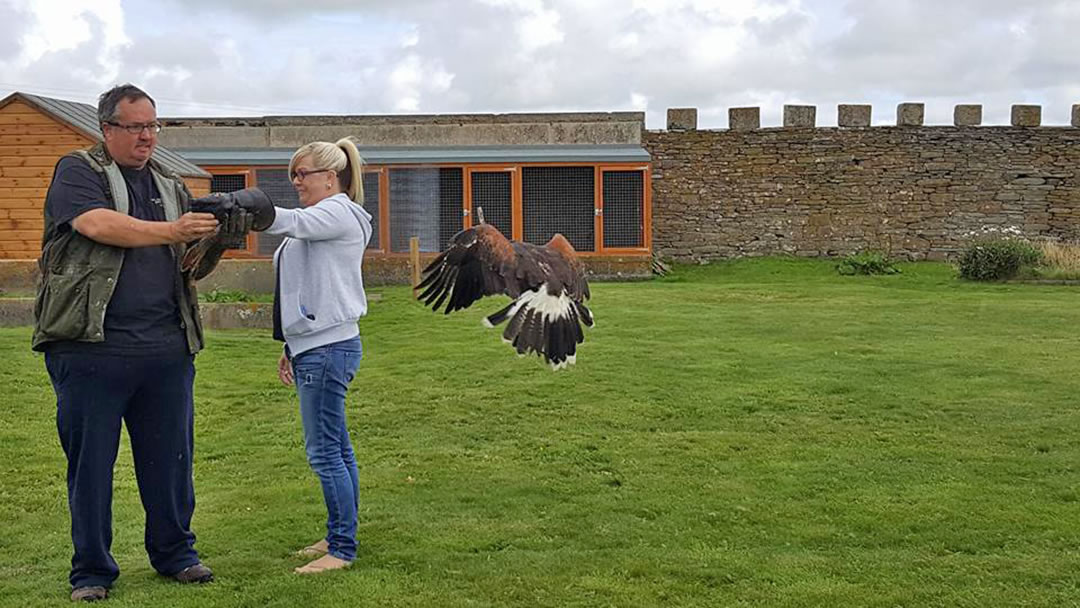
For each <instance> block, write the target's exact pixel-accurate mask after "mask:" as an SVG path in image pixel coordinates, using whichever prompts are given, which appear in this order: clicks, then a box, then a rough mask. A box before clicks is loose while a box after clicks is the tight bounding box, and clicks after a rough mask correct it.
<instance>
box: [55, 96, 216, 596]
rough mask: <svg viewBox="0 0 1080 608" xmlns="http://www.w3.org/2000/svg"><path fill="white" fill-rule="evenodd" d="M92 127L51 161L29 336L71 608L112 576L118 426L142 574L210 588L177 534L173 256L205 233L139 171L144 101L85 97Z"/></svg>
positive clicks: (185, 520) (183, 302)
mask: <svg viewBox="0 0 1080 608" xmlns="http://www.w3.org/2000/svg"><path fill="white" fill-rule="evenodd" d="M98 120H99V122H100V125H101V130H102V134H103V135H104V142H103V143H99V144H97V145H95V146H93V147H91V148H89V149H88V150H85V151H77V152H73V153H72V154H69V155H67V156H65V157H64V158H62V159H61V160H60V162H59V163H58V164H57V166H56V170H55V172H54V174H53V181H52V184H51V185H50V186H49V191H48V194H47V195H46V199H45V233H44V237H43V239H42V251H41V259H40V261H39V264H40V270H41V283H40V285H39V288H38V294H37V300H36V302H35V327H34V336H33V348H34V350H38V351H43V352H44V353H45V366H46V368H47V370H48V372H49V377H50V379H51V380H52V384H53V388H54V390H55V392H56V405H57V410H56V418H57V420H56V422H57V428H58V430H59V434H60V443H61V445H62V446H63V449H64V453H65V454H66V455H67V460H68V468H67V483H68V507H69V509H70V512H71V538H72V542H73V544H74V546H75V554H74V557H73V558H72V560H71V576H70V580H71V586H72V593H71V599H72V600H75V601H79V600H86V601H93V600H99V599H105V598H106V597H107V596H108V589H109V588H110V586H111V585H112V583H113V581H115V580H116V578H117V576H118V575H119V573H120V570H119V568H118V566H117V564H116V561H115V560H113V557H112V555H111V554H110V546H111V544H112V475H113V464H114V463H115V461H116V454H117V448H118V445H119V441H120V426H121V421H123V422H124V423H125V424H126V426H127V429H128V435H129V437H130V439H131V451H132V456H133V457H134V461H135V476H136V478H137V481H138V486H139V495H140V497H141V499H142V504H143V508H144V510H145V511H146V535H145V545H146V551H147V553H148V554H149V556H150V563H151V564H152V565H153V567H154V568H155V569H156V570H157V571H158V572H160V573H161V574H163V575H165V576H169V577H172V578H174V579H176V580H177V581H180V582H182V583H205V582H209V581H211V580H213V573H212V572H211V571H210V569H209V568H207V567H206V566H204V565H203V564H202V563H201V562H200V561H199V556H198V554H197V553H196V552H195V549H194V543H195V535H194V534H192V532H191V530H190V526H191V516H192V512H193V511H194V508H195V493H194V489H193V487H192V473H191V459H192V447H193V430H192V426H193V399H192V386H193V383H194V378H195V368H194V357H195V353H196V352H198V351H199V350H200V349H201V348H202V346H203V338H202V327H201V323H200V320H199V312H198V302H197V297H196V292H195V287H194V281H193V280H189V279H188V278H187V277H185V276H184V275H183V274H182V273H181V271H180V260H181V258H182V256H183V253H184V250H185V247H186V243H188V242H190V241H193V240H196V239H198V238H200V237H204V236H207V235H210V234H212V233H214V231H215V229H216V227H217V224H218V222H217V220H216V219H215V217H214V215H212V214H210V213H191V212H187V209H188V208H189V205H190V198H191V196H190V193H189V192H188V191H187V188H186V187H185V186H184V183H183V181H182V180H181V179H180V178H179V177H178V176H176V175H174V174H171V173H170V172H169V171H168V170H166V169H164V168H163V167H162V166H160V165H158V163H157V162H156V161H155V160H154V159H153V158H152V155H153V153H154V148H155V146H156V145H157V134H158V131H159V130H160V129H161V125H160V123H158V121H157V111H156V108H155V104H154V100H153V99H151V98H150V96H149V95H147V94H146V93H145V92H143V91H142V90H140V89H139V88H137V87H135V86H132V85H130V84H128V85H122V86H118V87H115V88H113V89H111V90H109V91H107V92H105V93H103V94H102V95H101V97H100V98H99V100H98Z"/></svg>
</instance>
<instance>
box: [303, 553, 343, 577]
mask: <svg viewBox="0 0 1080 608" xmlns="http://www.w3.org/2000/svg"><path fill="white" fill-rule="evenodd" d="M351 565H352V562H347V561H345V560H343V559H339V558H337V557H334V556H333V555H324V556H322V557H320V558H319V559H317V560H315V561H313V562H311V563H308V564H306V565H303V566H300V567H299V568H297V569H296V570H294V571H293V572H296V573H297V574H318V573H320V572H326V571H327V570H341V569H342V568H348V567H349V566H351Z"/></svg>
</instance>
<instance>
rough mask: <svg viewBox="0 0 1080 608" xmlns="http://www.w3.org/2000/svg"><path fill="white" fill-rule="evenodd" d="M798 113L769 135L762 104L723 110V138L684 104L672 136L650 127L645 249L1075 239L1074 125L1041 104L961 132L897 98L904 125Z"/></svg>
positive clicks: (953, 245) (687, 251) (943, 249)
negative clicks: (999, 233)
mask: <svg viewBox="0 0 1080 608" xmlns="http://www.w3.org/2000/svg"><path fill="white" fill-rule="evenodd" d="M805 108H806V107H805V106H798V107H793V108H792V110H791V111H786V112H785V117H786V118H785V124H788V125H790V126H787V127H781V128H765V129H762V128H760V127H759V126H758V125H757V124H755V121H754V118H755V117H756V115H757V108H732V110H731V111H732V119H733V120H732V124H736V125H738V128H733V129H731V130H719V131H698V130H696V128H695V127H696V125H693V124H690V125H687V124H686V122H687V119H686V113H685V109H681V110H680V111H679V113H677V114H676V118H677V122H676V123H674V124H672V125H671V128H669V130H667V131H651V132H646V134H645V137H644V139H643V144H644V146H645V147H646V149H648V151H649V153H650V154H651V155H652V157H653V199H652V206H653V209H652V215H653V247H654V250H655V251H656V252H657V253H658V254H660V255H661V256H663V257H666V258H673V259H679V260H700V259H708V258H720V257H736V256H746V255H767V254H780V253H790V254H795V255H802V256H825V255H843V254H846V253H851V252H855V251H860V250H865V249H880V250H887V251H891V253H893V254H894V255H897V256H901V257H907V258H909V259H946V258H949V257H951V256H952V255H953V254H955V253H956V252H958V251H959V250H960V249H962V247H963V246H964V244H965V242H966V239H967V235H969V233H971V232H972V231H979V230H982V229H984V227H1000V228H1005V227H1013V226H1015V227H1016V228H1018V229H1019V230H1020V231H1022V233H1023V234H1024V235H1026V236H1028V237H1054V238H1061V239H1070V240H1076V239H1080V128H1075V127H1077V126H1080V124H1076V120H1075V119H1074V125H1073V127H1042V126H1037V125H1038V124H1039V121H1040V115H1039V114H1040V113H1039V112H1038V110H1036V108H1038V106H1014V107H1013V120H1012V123H1013V125H1014V126H967V125H978V124H979V121H980V120H981V108H980V107H979V106H964V107H963V108H958V110H957V119H956V123H957V124H962V125H965V126H923V125H922V116H923V112H922V108H921V104H901V106H900V107H898V108H897V124H898V125H906V126H861V125H866V124H868V123H869V115H870V113H869V109H868V108H866V107H865V106H844V107H842V108H841V113H840V120H839V121H838V124H840V125H841V126H840V127H834V128H821V127H815V126H814V122H813V121H814V117H813V113H812V112H809V111H808V110H806V109H805ZM854 110H857V111H854ZM1075 115H1076V112H1075V111H1074V116H1075ZM845 125H857V126H845ZM676 129H677V130H676Z"/></svg>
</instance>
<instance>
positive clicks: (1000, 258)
mask: <svg viewBox="0 0 1080 608" xmlns="http://www.w3.org/2000/svg"><path fill="white" fill-rule="evenodd" d="M1042 257H1043V254H1042V251H1040V250H1039V249H1038V248H1037V247H1035V246H1034V245H1032V244H1031V243H1029V242H1027V241H1025V240H1022V239H1017V238H1007V237H1004V238H982V239H976V240H975V241H972V243H971V244H970V245H968V246H967V248H966V249H964V252H963V253H962V254H960V261H959V263H958V267H959V270H960V276H961V277H963V278H965V279H969V280H971V281H1001V280H1005V279H1011V278H1014V277H1016V276H1017V275H1019V274H1020V273H1021V271H1022V270H1024V269H1029V268H1032V267H1034V266H1036V265H1037V264H1038V263H1039V262H1040V261H1041V260H1042Z"/></svg>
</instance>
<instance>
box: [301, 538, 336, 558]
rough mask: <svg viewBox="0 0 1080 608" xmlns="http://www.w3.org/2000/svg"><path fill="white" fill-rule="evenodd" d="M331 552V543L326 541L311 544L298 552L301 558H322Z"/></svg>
mask: <svg viewBox="0 0 1080 608" xmlns="http://www.w3.org/2000/svg"><path fill="white" fill-rule="evenodd" d="M329 550H330V543H328V542H326V539H325V538H324V539H321V540H319V541H318V542H316V543H313V544H310V545H308V546H306V547H304V548H303V549H300V550H299V551H297V552H296V554H297V555H299V556H301V557H322V556H324V555H326V552H327V551H329Z"/></svg>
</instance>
